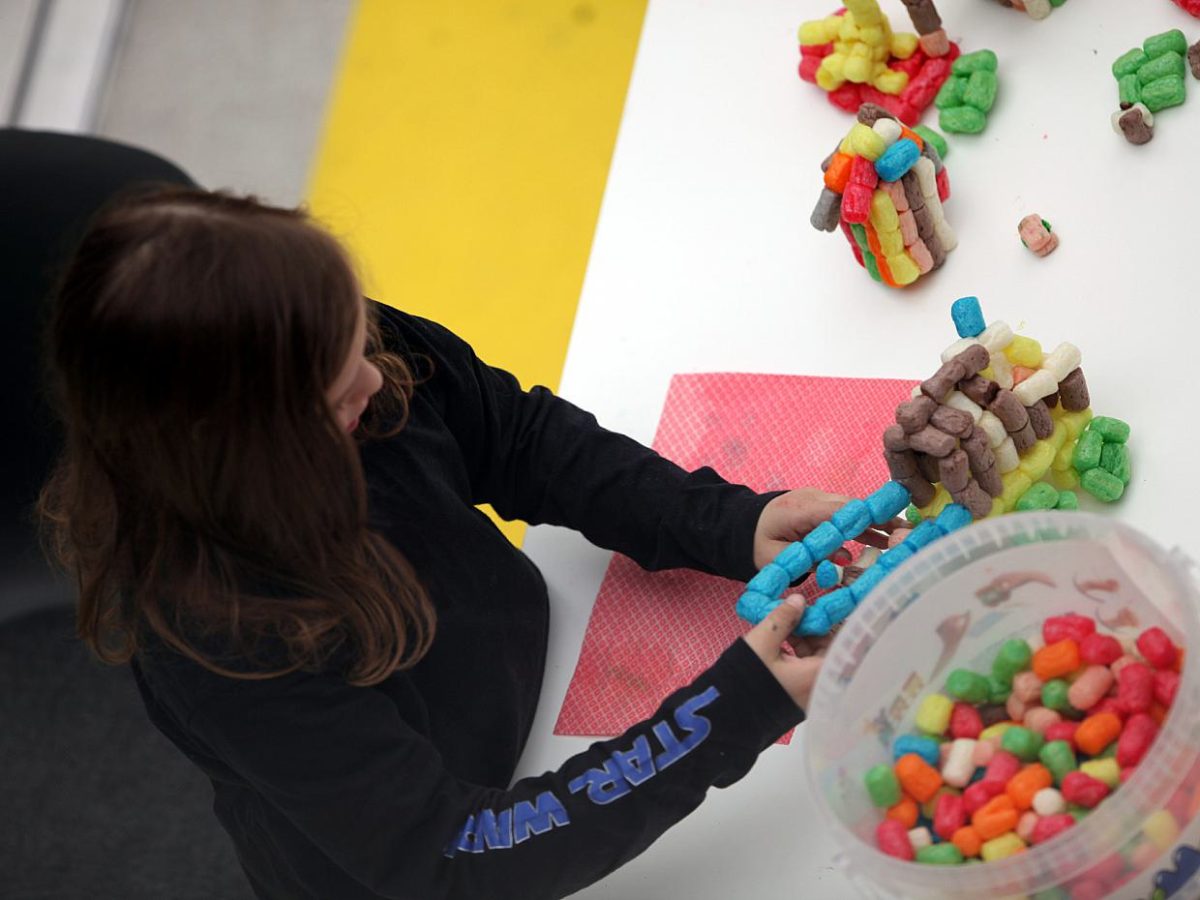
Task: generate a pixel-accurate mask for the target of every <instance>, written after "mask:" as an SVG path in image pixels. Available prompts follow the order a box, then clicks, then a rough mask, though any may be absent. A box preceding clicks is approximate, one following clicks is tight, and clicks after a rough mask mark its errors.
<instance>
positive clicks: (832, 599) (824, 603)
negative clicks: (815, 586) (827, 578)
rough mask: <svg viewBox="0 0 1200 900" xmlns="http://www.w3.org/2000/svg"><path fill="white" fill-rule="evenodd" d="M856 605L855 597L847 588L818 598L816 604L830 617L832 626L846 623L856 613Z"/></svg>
mask: <svg viewBox="0 0 1200 900" xmlns="http://www.w3.org/2000/svg"><path fill="white" fill-rule="evenodd" d="M854 605H855V604H854V595H853V594H852V593H851V592H850V591H849V590H847V589H846V588H842V589H841V590H837V591H833V592H831V593H828V594H826V595H825V596H823V597H818V598H817V602H816V606H819V607H820V608H821V611H822V612H823V613H825V615H826V616H828V617H829V623H830V626H833V625H836V624H837V623H838V622H844V621H845V620H846V617H847V616H848V615H850V613H852V612H854Z"/></svg>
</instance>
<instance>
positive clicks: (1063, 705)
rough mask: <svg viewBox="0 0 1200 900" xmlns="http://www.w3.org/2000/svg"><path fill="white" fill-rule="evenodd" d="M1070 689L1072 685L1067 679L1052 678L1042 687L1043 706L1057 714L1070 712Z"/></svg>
mask: <svg viewBox="0 0 1200 900" xmlns="http://www.w3.org/2000/svg"><path fill="white" fill-rule="evenodd" d="M1070 689H1071V685H1070V684H1068V683H1067V681H1066V680H1065V679H1063V678H1051V679H1050V680H1049V681H1047V682H1046V683H1045V684H1043V685H1042V706H1044V707H1046V709H1053V710H1056V711H1057V712H1066V711H1068V710H1070V708H1071V704H1070V701H1068V700H1067V691H1069V690H1070Z"/></svg>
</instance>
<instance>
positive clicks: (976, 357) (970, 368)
mask: <svg viewBox="0 0 1200 900" xmlns="http://www.w3.org/2000/svg"><path fill="white" fill-rule="evenodd" d="M951 362H957V363H960V364H961V365H962V367H963V369H965V370H966V373H967V376H971V375H977V374H978V373H979V372H980V371H982V370H983V369H986V368H987V367H988V366H989V365H990V364H991V362H992V355H991V354H990V353H988V350H987V347H985V346H983V344H972V345H971V346H970V347H968V348H967V349H966V350H964V351H963V352H962V353H960V354H958V356H956V357H954V359H952V360H951ZM967 376H964V378H960V379H959V381H963V380H965V377H967Z"/></svg>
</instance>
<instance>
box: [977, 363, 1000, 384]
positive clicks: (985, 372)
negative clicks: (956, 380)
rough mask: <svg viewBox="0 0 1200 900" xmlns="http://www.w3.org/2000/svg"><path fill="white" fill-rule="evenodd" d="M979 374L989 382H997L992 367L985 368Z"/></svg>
mask: <svg viewBox="0 0 1200 900" xmlns="http://www.w3.org/2000/svg"><path fill="white" fill-rule="evenodd" d="M979 374H980V375H982V376H983V377H984V378H986V379H987V380H988V381H995V380H996V373H995V372H993V371H992V367H991V366H988V367H987V368H984V369H980V370H979Z"/></svg>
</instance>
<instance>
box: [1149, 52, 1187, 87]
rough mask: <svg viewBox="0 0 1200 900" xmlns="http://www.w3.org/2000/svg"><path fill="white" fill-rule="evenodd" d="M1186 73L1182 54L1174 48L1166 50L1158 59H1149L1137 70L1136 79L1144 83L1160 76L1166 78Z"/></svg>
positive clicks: (1181, 75)
mask: <svg viewBox="0 0 1200 900" xmlns="http://www.w3.org/2000/svg"><path fill="white" fill-rule="evenodd" d="M1185 52H1186V51H1185ZM1186 74H1187V64H1186V63H1185V62H1184V61H1183V54H1182V53H1176V52H1175V51H1174V50H1169V51H1167V52H1166V53H1164V54H1163V55H1162V56H1160V57H1158V59H1152V60H1150V62H1148V63H1146V64H1145V65H1144V66H1142V67H1141V68H1140V69H1138V72H1137V76H1138V81H1140V82H1141V83H1142V84H1144V85H1145V84H1149V83H1150V82H1152V81H1158V80H1159V79H1160V78H1166V77H1167V76H1168V75H1178V76H1179V77H1180V78H1182V77H1183V76H1184V75H1186Z"/></svg>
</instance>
